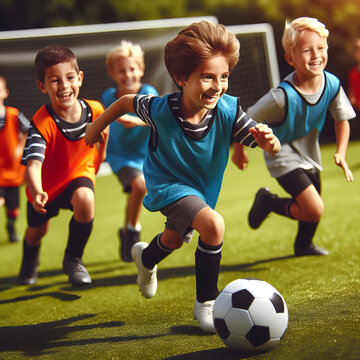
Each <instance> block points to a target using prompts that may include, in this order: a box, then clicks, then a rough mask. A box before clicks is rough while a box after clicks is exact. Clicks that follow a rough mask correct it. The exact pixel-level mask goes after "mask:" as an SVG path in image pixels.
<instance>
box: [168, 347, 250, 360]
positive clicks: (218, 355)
mask: <svg viewBox="0 0 360 360" xmlns="http://www.w3.org/2000/svg"><path fill="white" fill-rule="evenodd" d="M249 356H254V354H241V353H235V352H234V351H231V350H230V349H229V348H227V347H223V348H218V349H211V350H203V351H195V352H192V353H188V354H181V355H175V356H170V357H168V358H165V359H164V360H219V359H221V360H235V359H236V360H240V359H249Z"/></svg>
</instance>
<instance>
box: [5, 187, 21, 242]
mask: <svg viewBox="0 0 360 360" xmlns="http://www.w3.org/2000/svg"><path fill="white" fill-rule="evenodd" d="M3 190H4V191H5V206H6V215H7V231H8V234H9V241H10V242H18V241H19V236H18V234H17V232H16V229H15V221H16V219H17V217H18V215H19V187H18V186H12V187H8V188H3Z"/></svg>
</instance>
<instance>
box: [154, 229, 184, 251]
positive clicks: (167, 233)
mask: <svg viewBox="0 0 360 360" xmlns="http://www.w3.org/2000/svg"><path fill="white" fill-rule="evenodd" d="M160 241H161V244H162V245H163V246H165V247H167V248H168V249H171V250H176V249H179V248H181V246H182V245H183V243H184V241H183V239H182V237H181V236H180V234H179V233H177V232H176V231H173V230H169V229H165V230H164V232H163V233H162V235H161V237H160Z"/></svg>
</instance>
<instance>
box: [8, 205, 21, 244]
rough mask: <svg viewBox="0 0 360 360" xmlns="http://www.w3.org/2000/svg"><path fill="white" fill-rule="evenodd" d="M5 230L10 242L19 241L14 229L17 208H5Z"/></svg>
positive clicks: (17, 212)
mask: <svg viewBox="0 0 360 360" xmlns="http://www.w3.org/2000/svg"><path fill="white" fill-rule="evenodd" d="M6 214H7V218H8V220H7V230H8V233H9V241H10V242H19V236H18V234H17V232H16V229H15V221H16V219H17V217H18V215H19V208H15V209H7V211H6Z"/></svg>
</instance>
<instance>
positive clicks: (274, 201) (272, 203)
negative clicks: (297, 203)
mask: <svg viewBox="0 0 360 360" xmlns="http://www.w3.org/2000/svg"><path fill="white" fill-rule="evenodd" d="M292 202H293V199H291V198H280V197H278V196H277V195H275V194H272V195H271V196H264V200H263V204H264V207H265V209H266V210H268V211H269V212H270V211H273V212H274V213H276V214H279V215H283V216H286V217H289V218H291V219H293V217H292V216H291V213H290V206H291V204H292Z"/></svg>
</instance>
